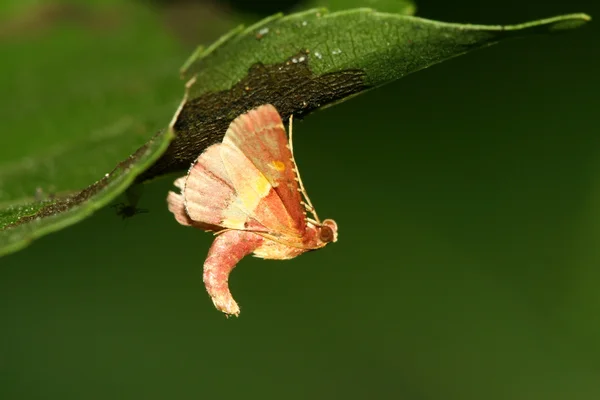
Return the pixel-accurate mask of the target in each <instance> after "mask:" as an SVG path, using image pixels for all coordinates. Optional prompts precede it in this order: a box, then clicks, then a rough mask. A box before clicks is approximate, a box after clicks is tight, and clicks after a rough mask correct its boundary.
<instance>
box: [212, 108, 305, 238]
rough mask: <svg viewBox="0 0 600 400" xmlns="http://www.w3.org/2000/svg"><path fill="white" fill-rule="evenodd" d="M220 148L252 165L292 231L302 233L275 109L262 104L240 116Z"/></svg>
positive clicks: (290, 164) (295, 184) (301, 219)
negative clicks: (276, 198) (230, 150)
mask: <svg viewBox="0 0 600 400" xmlns="http://www.w3.org/2000/svg"><path fill="white" fill-rule="evenodd" d="M223 144H225V145H231V146H234V147H237V148H238V149H240V150H241V152H242V153H243V154H244V155H245V156H246V157H247V158H248V159H249V160H250V161H251V162H252V164H254V166H255V167H256V169H258V171H260V173H262V175H263V176H264V177H265V178H266V179H267V181H268V182H269V184H270V185H271V186H272V187H273V189H274V190H275V193H276V194H277V196H279V198H280V199H281V201H282V203H283V205H284V206H285V208H286V210H287V212H288V214H289V215H290V217H291V218H292V220H293V228H294V229H296V230H298V231H299V232H303V231H304V229H305V224H306V220H305V213H304V212H305V210H304V207H303V206H302V204H301V200H302V197H301V194H300V191H299V190H298V182H297V181H296V172H295V169H294V168H295V167H294V164H293V162H292V152H291V151H290V149H289V147H288V138H287V134H286V131H285V127H284V126H283V121H282V120H281V116H280V115H279V113H278V112H277V110H276V109H275V107H273V106H272V105H270V104H266V105H263V106H260V107H258V108H256V109H254V110H251V111H249V112H247V113H246V114H242V115H240V116H239V117H238V118H236V119H235V120H234V121H233V122H232V123H231V125H230V126H229V129H228V130H227V132H226V133H225V137H224V138H223Z"/></svg>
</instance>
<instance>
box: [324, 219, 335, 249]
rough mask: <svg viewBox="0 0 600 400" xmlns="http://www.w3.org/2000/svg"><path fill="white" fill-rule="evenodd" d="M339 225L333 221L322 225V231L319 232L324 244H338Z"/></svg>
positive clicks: (328, 220) (327, 221) (329, 220)
mask: <svg viewBox="0 0 600 400" xmlns="http://www.w3.org/2000/svg"><path fill="white" fill-rule="evenodd" d="M337 229H338V228H337V224H336V223H335V221H334V220H332V219H326V220H324V221H323V224H321V229H320V231H319V239H320V240H321V241H322V242H323V243H329V242H337V239H338V232H337Z"/></svg>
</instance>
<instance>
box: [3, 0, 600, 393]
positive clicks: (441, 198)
mask: <svg viewBox="0 0 600 400" xmlns="http://www.w3.org/2000/svg"><path fill="white" fill-rule="evenodd" d="M171 6H172V5H169V4H168V2H164V1H163V2H153V3H148V7H149V8H150V9H151V10H153V11H152V12H157V13H166V12H167V11H168V10H167V9H168V8H169V7H171ZM212 6H214V7H216V9H218V4H217V3H216V2H215V3H213V4H212V5H211V7H212ZM231 7H233V6H231ZM244 8H246V9H247V8H248V6H245V7H244ZM264 8H269V7H264ZM276 8H277V7H273V9H276ZM234 9H235V8H230V9H229V10H230V11H229V12H232V10H234ZM273 9H272V10H271V11H273ZM263 11H265V10H263V9H261V10H260V12H263ZM579 11H584V12H587V13H589V14H590V15H591V16H592V17H597V16H600V6H599V5H598V3H597V2H592V1H589V0H578V1H574V2H571V3H570V4H567V3H566V2H562V1H561V2H559V1H527V2H523V1H519V0H508V1H504V2H501V3H498V2H491V1H476V0H462V1H455V2H452V3H449V2H445V1H441V0H422V1H421V2H419V3H418V12H417V15H419V16H422V17H426V18H431V19H438V20H443V21H448V22H470V23H482V24H483V23H486V24H499V23H502V24H505V23H506V24H508V23H519V22H522V21H525V20H529V19H537V18H543V17H547V16H551V15H555V14H561V13H569V12H579ZM168 12H171V11H168ZM185 14H186V13H183V14H182V15H185ZM165 15H166V14H165ZM169 15H171V14H169ZM173 15H176V14H173ZM219 15H221V18H226V16H227V13H222V14H219ZM182 18H183V17H182ZM236 18H239V17H231V19H236ZM213 22H214V21H213ZM186 23H187V24H191V22H190V21H188V22H186ZM171 24H173V22H171ZM230 24H231V21H229V20H223V21H220V22H219V21H217V25H222V27H224V29H226V28H225V27H228V26H229V25H230ZM175 25H177V24H175ZM180 25H181V26H180V27H179V28H182V27H183V28H186V27H188V28H186V29H189V30H187V31H185V29H184V31H185V32H188V33H186V34H183V35H182V34H181V32H180V31H177V30H176V29H173V30H172V32H173V33H172V35H173V37H175V38H177V39H178V40H181V43H182V44H181V47H182V51H181V60H175V62H173V64H176V65H179V64H180V63H181V62H183V61H184V59H185V58H186V56H187V55H188V52H189V50H191V48H192V47H193V44H197V43H190V42H189V36H187V38H188V39H185V36H186V35H187V34H189V32H196V33H197V34H198V35H199V37H201V38H202V39H199V40H198V43H200V42H204V43H210V40H212V39H213V38H214V37H215V35H216V36H218V34H220V33H224V31H221V30H219V31H218V32H217V33H215V32H214V31H213V30H211V29H209V28H206V29H205V30H204V31H202V30H200V31H196V30H194V29H196V28H195V26H196V25H199V26H205V25H203V21H201V20H198V21H193V24H192V26H191V27H190V25H185V24H184V23H183V22H182V23H181V24H180ZM596 25H597V23H596V22H594V21H593V22H592V23H591V24H590V26H588V27H586V28H584V29H581V30H577V31H574V32H570V33H569V34H565V35H560V36H553V37H534V38H528V39H523V40H514V41H510V42H507V43H503V44H501V45H499V46H495V47H492V48H489V49H485V50H482V51H479V52H475V53H472V54H469V55H466V56H463V57H459V58H457V59H455V60H452V61H449V62H446V63H443V64H441V65H438V66H435V67H434V68H430V69H427V70H424V71H421V72H418V73H416V74H414V75H410V76H409V77H407V78H405V79H403V80H401V81H398V82H396V83H394V84H392V85H389V86H387V87H384V88H381V89H378V90H375V91H371V92H369V93H367V94H365V95H362V96H359V97H357V98H355V99H353V100H351V101H348V102H346V103H343V104H341V105H338V106H336V107H332V108H329V109H326V110H323V111H320V112H317V113H314V114H312V115H310V116H308V117H307V118H306V119H305V120H304V121H301V122H298V123H297V124H296V126H295V132H296V143H295V146H296V156H297V157H296V158H297V161H298V163H299V167H300V169H301V171H302V176H303V180H304V181H305V183H306V185H307V189H308V192H309V194H310V195H311V199H312V200H313V202H314V203H315V206H316V208H317V210H318V211H319V214H320V216H321V217H322V218H326V217H329V218H334V219H336V221H337V222H338V224H339V226H340V240H339V242H338V243H336V244H333V245H330V246H328V247H327V248H326V249H324V250H322V251H318V252H314V253H310V254H306V255H303V256H301V257H299V258H297V259H294V260H291V261H285V262H276V261H263V260H258V259H253V258H248V259H245V260H243V262H242V263H241V264H240V265H239V268H237V269H236V270H235V271H234V273H233V275H232V278H231V281H230V283H231V288H232V292H233V294H234V296H235V298H236V299H237V300H238V302H239V303H240V305H241V307H242V314H241V316H240V318H239V319H229V320H228V319H225V318H224V316H223V315H221V314H220V313H219V312H217V311H216V310H215V309H214V307H213V305H212V303H211V301H210V300H209V299H208V296H207V295H206V293H205V290H204V287H203V284H202V275H201V274H202V271H201V268H202V263H203V261H204V257H205V255H206V252H207V250H208V247H209V246H210V243H211V241H212V237H211V235H209V234H204V233H202V232H200V231H197V230H193V229H185V228H183V227H181V226H179V225H178V224H177V223H176V222H175V221H174V219H173V218H172V216H171V215H170V214H169V212H168V211H167V209H166V203H165V197H166V193H167V191H168V190H169V189H170V188H171V183H172V179H171V178H172V177H167V178H165V179H161V180H158V181H155V182H153V183H151V184H150V185H147V187H146V190H145V194H144V196H143V197H142V200H141V202H140V204H139V206H140V207H143V208H148V209H150V210H151V212H150V213H149V214H141V215H138V216H136V217H135V218H133V219H131V220H128V221H125V222H124V221H122V220H121V219H120V218H118V217H117V216H116V215H115V210H114V209H112V208H105V209H103V210H101V211H100V212H98V213H96V214H95V215H94V216H93V217H91V218H89V219H87V220H85V221H84V222H82V223H79V224H77V225H75V226H73V227H71V228H68V229H65V230H63V231H60V232H58V233H55V234H52V235H49V236H47V237H44V238H42V239H40V240H38V241H36V242H34V243H33V244H32V245H31V246H30V247H29V248H27V249H25V250H24V251H22V252H20V253H16V254H13V255H10V256H8V257H5V258H2V259H1V260H0V316H1V318H2V322H1V325H0V398H2V399H38V398H39V399H42V398H43V399H63V400H65V399H108V398H127V399H199V398H200V399H202V398H211V399H226V398H250V399H254V398H256V399H282V398H283V399H306V398H319V399H320V398H345V399H366V398H378V399H379V398H389V399H407V400H421V399H445V400H447V399H599V398H600V291H599V290H598V288H599V287H600V245H599V244H600V157H599V155H600V129H599V124H598V110H599V109H600V107H599V106H600V100H599V99H600V97H599V95H600V79H598V71H600V58H599V56H600V54H599V53H598V42H599V40H600V35H599V31H598V28H597V26H596ZM166 26H167V27H166V28H165V29H168V25H166ZM171 26H173V25H171ZM183 28H182V29H183ZM196 33H195V34H196ZM211 35H212V36H211ZM182 37H183V39H181V38H182ZM0 62H3V61H0ZM10 101H11V100H10V96H6V95H5V96H3V97H2V100H0V102H4V103H5V104H3V105H2V106H7V105H8V103H9V102H10ZM31 118H35V114H34V115H32V116H31ZM12 128H13V127H11V126H8V127H7V126H6V125H5V126H4V133H3V134H2V136H3V139H2V140H4V138H5V137H6V135H10V132H11V129H12Z"/></svg>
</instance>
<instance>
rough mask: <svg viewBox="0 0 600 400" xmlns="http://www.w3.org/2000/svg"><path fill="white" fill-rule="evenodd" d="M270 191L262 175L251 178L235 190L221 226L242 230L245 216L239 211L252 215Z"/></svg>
mask: <svg viewBox="0 0 600 400" xmlns="http://www.w3.org/2000/svg"><path fill="white" fill-rule="evenodd" d="M270 190H271V184H270V183H269V181H268V180H267V179H266V178H265V177H264V176H263V175H262V174H258V175H256V176H254V177H252V179H251V180H249V182H247V183H246V184H244V185H242V186H241V187H239V188H237V198H236V200H235V201H234V203H233V204H231V205H230V206H229V207H228V208H227V210H225V212H224V217H225V218H224V220H223V225H225V226H231V227H236V228H238V229H243V228H244V222H246V219H247V216H246V215H245V214H244V213H243V212H240V209H242V210H244V211H246V212H248V213H249V214H252V213H253V212H254V211H255V210H256V207H257V206H258V204H259V203H260V201H261V200H262V199H263V198H264V197H265V196H267V195H268V194H269V191H270Z"/></svg>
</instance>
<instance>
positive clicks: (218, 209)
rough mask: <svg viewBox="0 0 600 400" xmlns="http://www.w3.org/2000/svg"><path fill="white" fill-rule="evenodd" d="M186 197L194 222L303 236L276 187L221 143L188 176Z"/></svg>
mask: <svg viewBox="0 0 600 400" xmlns="http://www.w3.org/2000/svg"><path fill="white" fill-rule="evenodd" d="M183 197H184V204H185V210H186V212H187V215H188V216H189V217H190V219H191V220H192V221H197V222H200V223H203V224H208V225H217V226H220V227H222V228H228V229H236V230H249V231H255V232H265V233H271V234H279V235H285V236H300V232H299V231H297V230H296V229H294V224H293V222H294V221H293V220H292V218H291V216H290V215H289V213H288V212H287V210H286V208H285V206H284V204H283V203H282V201H281V199H280V198H279V196H277V194H276V193H275V191H274V190H273V187H272V186H271V185H270V183H269V182H268V180H267V179H266V178H265V176H264V175H263V174H262V173H261V172H260V171H259V170H258V169H257V168H256V167H255V166H254V164H253V163H252V162H251V161H250V160H249V159H248V157H246V156H245V155H244V153H242V152H241V150H240V149H238V148H237V147H233V146H230V145H227V144H223V143H218V144H215V145H212V146H210V147H209V148H208V149H207V150H206V151H204V152H203V153H202V154H201V155H200V156H199V157H198V159H197V160H196V162H195V163H194V164H193V165H192V167H191V168H190V170H189V172H188V175H187V177H186V180H185V185H184V188H183Z"/></svg>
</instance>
